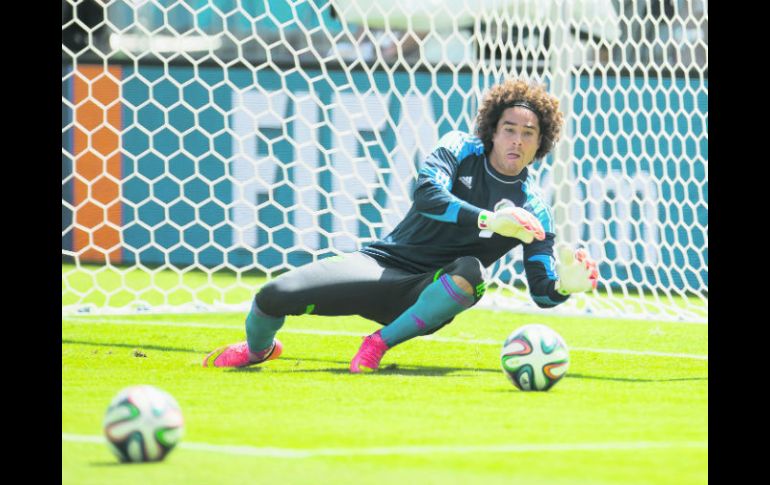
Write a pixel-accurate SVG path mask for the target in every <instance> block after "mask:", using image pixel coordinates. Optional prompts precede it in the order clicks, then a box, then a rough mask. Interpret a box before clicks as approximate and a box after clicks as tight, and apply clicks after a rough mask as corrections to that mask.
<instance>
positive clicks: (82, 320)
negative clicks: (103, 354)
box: [62, 316, 709, 360]
mask: <svg viewBox="0 0 770 485" xmlns="http://www.w3.org/2000/svg"><path fill="white" fill-rule="evenodd" d="M62 322H68V323H76V324H81V325H148V326H158V327H184V328H223V329H228V330H233V329H242V328H243V325H226V324H217V323H199V322H172V321H137V320H126V319H119V318H99V317H75V316H73V317H65V318H63V319H62ZM281 332H284V333H297V334H302V335H329V336H341V337H363V336H365V335H366V334H364V333H357V332H343V331H338V330H315V329H302V328H285V329H281ZM423 340H428V341H434V342H449V343H463V344H476V345H500V342H498V341H497V340H491V339H479V340H474V339H463V338H455V337H438V336H434V335H429V336H427V337H423ZM569 350H570V351H573V350H574V351H576V352H593V353H600V354H624V355H647V356H653V357H670V358H675V359H695V360H708V359H709V357H708V355H697V354H681V353H669V352H656V351H652V350H628V349H597V348H591V347H570V348H569Z"/></svg>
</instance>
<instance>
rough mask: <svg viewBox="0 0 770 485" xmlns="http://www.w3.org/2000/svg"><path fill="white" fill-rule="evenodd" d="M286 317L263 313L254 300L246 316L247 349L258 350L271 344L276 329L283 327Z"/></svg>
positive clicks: (276, 331)
mask: <svg viewBox="0 0 770 485" xmlns="http://www.w3.org/2000/svg"><path fill="white" fill-rule="evenodd" d="M284 320H286V317H271V316H270V315H267V314H265V313H263V312H262V311H261V310H260V309H259V307H258V306H257V302H256V301H254V302H252V304H251V310H249V314H248V315H247V316H246V341H247V342H248V344H249V350H250V351H252V352H259V351H260V350H264V349H266V348H268V347H270V345H272V344H273V339H274V338H275V334H276V333H278V330H280V329H281V327H283V322H284Z"/></svg>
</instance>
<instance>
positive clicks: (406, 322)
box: [380, 274, 474, 347]
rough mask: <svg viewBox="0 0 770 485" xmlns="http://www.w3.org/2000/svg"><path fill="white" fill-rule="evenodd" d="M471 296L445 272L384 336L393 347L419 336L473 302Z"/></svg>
mask: <svg viewBox="0 0 770 485" xmlns="http://www.w3.org/2000/svg"><path fill="white" fill-rule="evenodd" d="M473 303H474V299H473V295H469V294H468V293H466V292H465V291H463V290H462V289H460V287H459V286H457V283H455V282H454V280H452V277H451V276H449V275H446V274H445V275H443V276H441V278H439V279H438V280H436V281H434V282H433V283H431V284H430V285H428V286H427V287H426V288H425V289H424V290H423V291H422V293H420V296H419V297H418V298H417V301H416V302H415V303H414V305H412V306H411V307H409V308H407V309H406V311H405V312H404V313H402V314H401V315H399V316H398V317H397V318H396V319H395V320H393V321H392V322H391V323H390V324H388V325H386V326H385V327H384V328H383V329H382V330H381V331H380V335H381V336H382V339H383V340H384V341H385V343H386V344H388V347H393V346H394V345H398V344H400V343H401V342H405V341H407V340H409V339H411V338H414V337H417V336H419V335H425V334H426V333H429V332H430V331H431V330H434V329H436V328H438V327H439V326H441V324H442V323H444V322H446V321H447V320H449V319H450V318H452V317H454V316H455V315H457V314H458V313H460V312H462V311H463V310H466V309H468V308H470V307H471V305H473Z"/></svg>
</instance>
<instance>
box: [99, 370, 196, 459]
mask: <svg viewBox="0 0 770 485" xmlns="http://www.w3.org/2000/svg"><path fill="white" fill-rule="evenodd" d="M183 433H184V419H183V418H182V410H181V409H180V408H179V404H178V403H177V402H176V400H175V399H174V398H173V397H172V396H171V395H170V394H169V393H167V392H165V391H162V390H160V389H158V388H157V387H154V386H149V385H139V386H131V387H127V388H125V389H123V390H122V391H120V392H119V393H118V395H117V396H115V398H114V399H113V400H112V402H111V403H110V406H109V408H107V412H106V414H105V416H104V434H105V436H106V437H107V444H108V446H109V448H110V450H112V452H113V453H114V454H115V456H117V457H118V459H119V460H120V461H121V462H123V463H127V462H151V461H160V460H162V459H163V458H165V457H166V455H168V453H169V452H170V451H171V450H172V449H173V448H174V446H176V445H177V443H179V441H180V440H181V439H182V435H183Z"/></svg>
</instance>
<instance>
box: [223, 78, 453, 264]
mask: <svg viewBox="0 0 770 485" xmlns="http://www.w3.org/2000/svg"><path fill="white" fill-rule="evenodd" d="M391 96H394V95H393V94H383V93H379V92H371V93H367V94H363V95H362V94H356V93H352V92H347V93H338V94H337V95H336V96H335V98H334V99H333V101H332V103H331V105H330V106H331V110H329V111H330V112H331V114H330V117H329V120H330V124H331V126H332V127H333V129H332V130H331V133H332V136H331V149H330V150H329V151H328V152H329V153H328V154H329V157H328V161H329V163H330V165H331V166H330V170H331V174H332V177H331V179H332V181H331V185H332V186H331V193H329V194H328V195H327V194H325V193H324V192H323V191H322V190H320V189H319V188H320V179H319V177H318V174H319V173H320V170H319V165H320V157H319V154H320V152H321V150H323V148H322V147H321V144H320V141H319V129H320V124H319V123H318V121H319V107H320V106H327V103H322V102H321V101H320V100H318V99H317V98H315V97H314V96H312V95H310V94H309V93H307V92H298V93H294V94H293V96H292V98H289V97H288V96H287V95H286V94H285V93H283V92H280V91H273V92H261V91H257V90H250V91H246V92H239V91H233V98H232V106H233V112H232V115H231V118H230V121H231V123H232V131H233V137H232V149H233V162H232V163H233V165H232V166H233V170H232V177H233V179H234V180H233V183H232V188H233V209H232V219H233V226H234V231H233V238H234V243H236V244H239V245H241V246H244V247H256V246H257V233H258V229H259V225H258V223H259V221H258V210H257V207H256V206H257V199H258V195H260V194H269V193H270V190H271V188H272V187H274V186H275V185H276V183H280V182H281V181H282V177H283V176H284V175H283V172H282V171H281V170H280V168H281V161H280V160H278V158H277V157H276V156H275V155H274V154H273V153H272V152H270V153H268V154H267V155H266V156H261V157H260V155H259V154H258V150H257V142H258V139H259V137H260V136H262V135H261V134H260V132H261V130H264V129H269V128H273V129H282V130H284V134H283V136H284V137H286V138H288V140H287V141H289V142H291V144H292V146H293V148H294V153H295V157H294V158H295V159H294V160H293V161H292V162H290V163H289V166H291V167H293V168H294V170H293V171H294V175H293V177H292V178H293V181H292V185H291V187H292V190H293V191H294V194H295V204H294V207H293V208H292V211H293V212H292V213H293V218H294V219H293V224H292V226H293V228H295V229H294V231H293V232H294V237H295V238H297V236H299V247H301V248H302V249H306V250H317V249H319V248H320V234H319V231H318V228H319V227H320V221H319V217H318V215H317V214H318V211H319V209H320V207H321V200H322V199H321V198H322V197H324V196H326V197H328V205H329V207H330V208H331V209H332V227H331V228H330V229H331V231H332V232H333V237H332V239H331V246H332V247H333V248H334V249H336V250H338V251H352V250H355V249H356V247H357V241H358V240H359V231H358V228H359V223H360V221H361V214H360V211H359V207H358V206H359V204H360V203H362V202H367V201H371V202H374V196H375V193H376V191H377V189H378V188H385V189H386V195H387V197H386V201H385V204H384V205H383V208H382V209H381V216H382V226H383V232H382V234H381V235H384V234H386V233H388V232H390V230H392V229H393V228H394V227H395V226H396V224H398V222H399V221H400V220H401V219H402V218H403V216H404V215H405V214H406V212H407V211H408V210H409V207H410V206H411V203H412V194H411V191H412V184H413V182H414V180H415V177H416V174H417V167H416V165H418V164H419V163H421V162H422V159H423V158H424V157H425V156H427V155H428V153H430V151H431V150H432V149H433V147H434V146H435V144H436V142H437V141H438V134H437V133H436V122H435V120H434V119H433V117H432V113H433V108H432V105H431V102H430V98H429V97H428V96H424V95H423V96H420V95H416V94H407V95H406V96H403V98H401V97H399V99H398V102H399V103H400V105H401V115H400V120H399V121H397V122H396V126H395V130H394V131H395V136H396V142H395V147H394V149H393V152H391V153H390V154H386V155H387V156H389V158H390V162H391V163H390V165H389V166H388V167H386V168H381V167H379V165H378V161H377V160H373V159H371V157H370V156H369V154H368V153H367V152H366V151H364V152H359V147H361V146H364V147H366V146H367V144H377V145H379V146H380V148H381V149H382V150H383V151H384V150H385V147H384V146H382V145H381V141H382V134H383V132H384V131H385V130H386V129H387V127H388V126H387V122H388V120H389V119H390V118H389V115H388V103H389V101H390V99H391ZM292 102H293V103H294V108H295V109H294V112H295V116H294V117H293V122H294V123H293V128H294V130H293V132H292V131H291V130H290V129H289V125H288V123H287V122H286V121H285V120H286V118H287V117H288V114H289V112H290V108H291V104H290V103H292ZM362 107H365V108H366V109H365V110H362V109H361V108H362ZM426 117H430V118H429V119H426ZM394 121H395V120H394ZM362 132H369V133H374V135H375V139H374V141H367V140H365V139H364V137H363V136H362ZM385 180H386V181H387V182H386V183H387V187H382V184H383V181H385Z"/></svg>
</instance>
